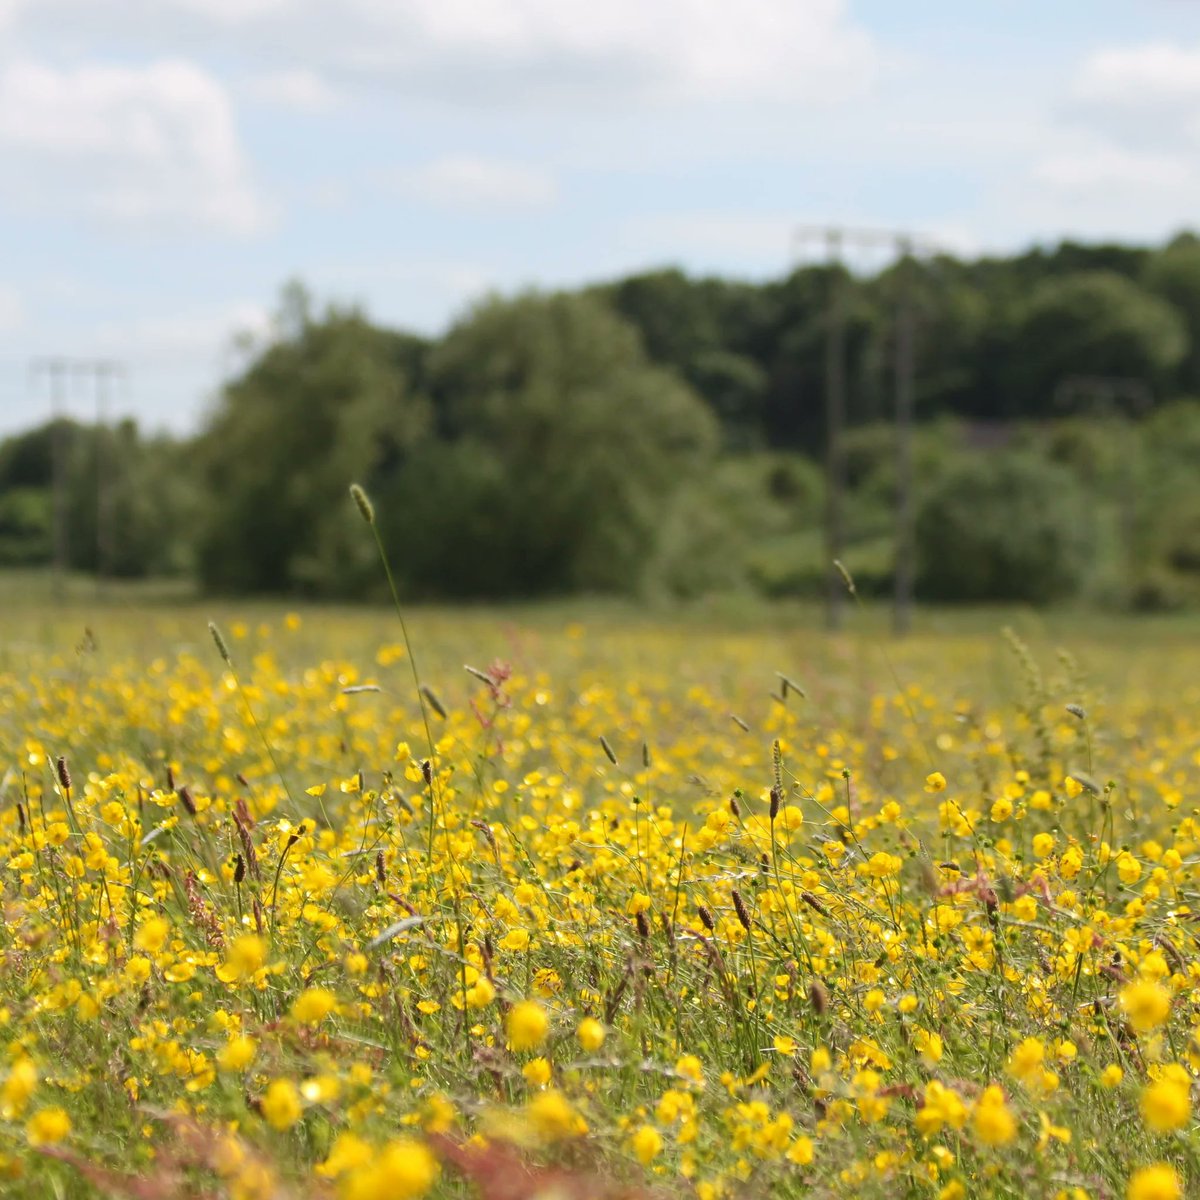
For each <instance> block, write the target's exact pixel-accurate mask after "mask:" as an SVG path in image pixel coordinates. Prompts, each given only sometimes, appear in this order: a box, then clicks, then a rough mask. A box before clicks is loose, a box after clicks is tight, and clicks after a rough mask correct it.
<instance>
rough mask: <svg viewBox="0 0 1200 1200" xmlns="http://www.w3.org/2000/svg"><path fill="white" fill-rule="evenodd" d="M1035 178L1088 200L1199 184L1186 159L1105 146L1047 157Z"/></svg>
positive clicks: (1040, 162) (1194, 166)
mask: <svg viewBox="0 0 1200 1200" xmlns="http://www.w3.org/2000/svg"><path fill="white" fill-rule="evenodd" d="M1033 178H1034V180H1035V181H1036V182H1037V183H1039V184H1042V185H1045V186H1048V187H1049V188H1051V189H1053V190H1055V191H1058V192H1060V193H1062V194H1064V195H1074V196H1077V197H1079V198H1080V199H1087V198H1089V197H1090V196H1092V195H1094V194H1095V192H1096V191H1098V190H1104V191H1107V192H1110V193H1111V192H1112V191H1113V190H1117V191H1121V192H1124V193H1127V194H1128V193H1135V194H1141V193H1144V192H1145V191H1146V190H1147V189H1156V188H1182V187H1186V186H1188V185H1189V184H1192V183H1194V182H1195V180H1196V165H1195V163H1194V162H1193V161H1191V160H1190V158H1189V157H1188V156H1184V155H1179V154H1166V153H1157V152H1139V151H1134V150H1125V149H1122V148H1120V147H1117V146H1104V145H1102V146H1099V147H1093V148H1092V149H1090V150H1077V149H1070V150H1066V151H1063V152H1062V153H1059V154H1056V155H1052V156H1048V157H1045V158H1043V159H1041V160H1040V161H1039V162H1037V163H1035V164H1034V167H1033Z"/></svg>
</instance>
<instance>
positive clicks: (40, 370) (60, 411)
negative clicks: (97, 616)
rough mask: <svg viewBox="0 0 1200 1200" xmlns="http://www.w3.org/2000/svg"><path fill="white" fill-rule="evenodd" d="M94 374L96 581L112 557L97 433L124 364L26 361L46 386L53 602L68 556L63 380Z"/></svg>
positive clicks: (101, 432)
mask: <svg viewBox="0 0 1200 1200" xmlns="http://www.w3.org/2000/svg"><path fill="white" fill-rule="evenodd" d="M72 375H75V376H80V375H82V376H84V377H90V378H91V380H92V387H93V396H94V399H95V406H96V434H95V437H96V441H95V446H96V586H97V589H98V590H99V588H100V581H101V579H102V577H103V576H104V575H105V573H106V571H107V569H108V567H109V565H110V564H111V561H112V503H111V499H112V497H111V491H110V489H109V486H108V474H109V472H110V471H111V470H112V466H113V464H112V463H111V462H108V461H106V456H105V455H104V454H103V453H102V450H103V447H102V445H101V441H100V439H101V438H103V437H104V436H105V431H106V425H105V422H106V421H107V417H108V414H107V406H108V399H109V385H110V383H111V382H112V381H113V380H114V379H116V378H117V377H124V375H125V368H124V367H123V366H122V365H121V364H120V363H118V362H114V361H112V360H111V359H91V358H70V357H68V356H66V355H52V356H48V357H44V358H35V359H34V360H33V361H32V362H31V363H30V376H31V377H32V378H33V379H35V380H36V379H38V378H40V377H45V378H46V379H47V381H48V385H49V390H50V422H51V425H50V475H51V484H50V486H51V493H52V501H51V505H52V512H53V517H52V521H53V535H52V536H53V545H54V551H53V553H54V566H53V585H52V586H53V593H54V599H55V601H56V602H59V603H61V602H62V600H63V598H64V596H65V589H66V572H67V565H68V561H69V559H70V540H69V532H68V529H67V449H68V447H67V424H66V422H67V404H66V401H67V385H68V383H69V381H70V377H71V376H72Z"/></svg>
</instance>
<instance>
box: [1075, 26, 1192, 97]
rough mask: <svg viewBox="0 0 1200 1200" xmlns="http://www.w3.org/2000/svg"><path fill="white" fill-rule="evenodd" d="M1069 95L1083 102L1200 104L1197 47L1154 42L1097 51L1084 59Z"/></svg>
mask: <svg viewBox="0 0 1200 1200" xmlns="http://www.w3.org/2000/svg"><path fill="white" fill-rule="evenodd" d="M1071 94H1072V97H1073V98H1074V99H1075V100H1076V101H1077V102H1078V103H1080V104H1087V105H1116V106H1120V107H1122V108H1128V107H1136V108H1142V109H1146V108H1149V107H1156V106H1163V105H1166V106H1171V107H1174V106H1176V105H1178V104H1186V105H1190V106H1195V105H1196V104H1200V49H1196V50H1188V49H1185V48H1184V47H1182V46H1177V45H1173V44H1172V43H1170V42H1157V43H1152V44H1150V45H1146V46H1132V47H1125V48H1121V49H1111V50H1101V51H1099V52H1097V53H1095V54H1093V55H1092V56H1091V57H1090V58H1088V59H1087V60H1086V61H1085V62H1084V64H1083V66H1082V68H1081V69H1080V71H1079V73H1078V75H1077V77H1076V79H1075V82H1074V85H1073V87H1072V89H1071Z"/></svg>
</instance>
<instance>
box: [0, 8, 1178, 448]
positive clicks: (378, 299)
mask: <svg viewBox="0 0 1200 1200" xmlns="http://www.w3.org/2000/svg"><path fill="white" fill-rule="evenodd" d="M0 162H2V163H3V167H2V168H0V433H2V432H4V431H7V430H12V429H16V428H21V427H23V426H27V425H29V424H31V423H33V422H35V421H37V420H40V419H42V418H43V417H44V415H45V414H46V411H47V397H46V395H45V394H44V388H42V387H41V386H38V385H33V384H31V382H30V376H29V371H28V363H29V360H30V359H31V357H33V356H35V355H43V354H72V355H78V356H95V355H103V356H111V357H114V358H118V359H120V360H122V361H124V362H126V363H127V364H128V366H129V370H130V375H129V380H128V386H127V387H126V388H124V389H123V390H122V391H121V393H120V394H119V396H118V397H117V404H116V408H117V409H119V410H120V411H125V412H130V413H133V414H135V415H137V416H138V417H139V419H140V420H141V421H142V422H143V423H144V424H145V425H146V426H147V427H149V428H155V427H169V428H172V429H176V430H187V429H191V428H195V427H196V425H197V423H198V422H199V421H200V420H201V419H202V416H203V413H204V411H205V407H206V405H208V404H209V403H211V398H212V396H213V395H214V394H215V393H216V391H217V390H218V389H219V386H220V382H221V380H222V378H224V377H226V376H227V375H228V373H229V372H231V371H234V370H236V369H237V367H238V364H239V351H237V350H236V349H235V347H234V343H233V335H234V334H235V333H237V332H239V331H245V332H249V333H251V334H253V335H254V336H255V337H257V338H260V339H261V338H263V337H266V336H269V330H270V313H271V311H272V309H273V306H274V304H275V301H276V297H277V295H278V292H279V289H280V287H281V285H282V284H283V283H284V282H285V281H286V280H287V279H289V278H291V277H295V276H298V277H300V278H302V279H303V280H304V281H305V282H306V283H307V284H308V285H309V287H310V288H311V289H312V290H313V292H314V293H315V294H316V295H317V297H318V298H320V299H337V300H340V301H355V302H359V303H362V304H363V305H364V306H365V307H366V308H367V309H368V311H369V312H370V313H371V314H373V315H374V316H375V317H376V318H377V319H379V320H382V321H387V322H391V323H395V324H399V325H404V326H408V327H411V328H415V329H418V330H421V331H424V332H430V333H433V332H437V331H439V330H441V329H443V328H445V326H446V325H447V323H448V322H450V321H451V320H453V319H454V317H455V315H456V314H459V313H461V312H462V311H463V310H464V309H465V308H466V306H468V305H469V303H470V302H471V301H472V299H474V298H476V297H478V296H479V295H481V294H483V293H485V292H486V291H488V290H499V291H505V292H507V291H512V290H515V289H517V288H520V287H524V286H528V285H538V286H545V287H553V286H559V285H571V284H576V283H579V282H583V281H587V280H595V279H604V278H611V277H613V276H616V275H619V274H622V273H625V272H628V271H631V270H637V269H642V268H647V267H652V266H657V265H662V264H667V263H673V264H679V265H681V266H683V267H685V268H687V269H689V270H692V271H717V272H722V273H726V274H730V275H737V276H744V277H750V278H765V277H769V276H772V275H777V274H780V273H782V272H783V271H785V270H787V269H788V267H789V266H790V265H791V264H792V263H793V262H794V261H795V253H796V251H795V248H794V244H793V238H792V232H793V230H794V229H795V228H796V227H797V226H798V225H802V224H805V223H815V222H823V221H826V220H839V221H848V222H857V223H863V224H869V225H872V226H886V227H896V226H901V227H905V228H910V229H912V230H914V231H917V232H919V233H922V234H924V235H926V236H927V237H928V238H931V239H933V240H935V241H938V242H941V243H942V244H945V245H946V246H948V247H949V248H952V249H957V250H960V251H963V252H977V251H980V250H1009V249H1015V248H1019V247H1022V246H1025V245H1028V244H1030V243H1032V242H1039V241H1040V242H1045V241H1052V240H1054V239H1057V238H1059V237H1063V236H1073V237H1080V238H1099V237H1115V238H1123V239H1129V240H1137V241H1155V240H1159V239H1161V238H1163V237H1165V236H1167V235H1169V234H1170V233H1172V232H1174V231H1176V230H1178V229H1180V228H1183V227H1187V226H1200V3H1197V2H1195V0H1128V2H1127V3H1117V2H1116V0H1055V2H1054V3H1052V4H1048V3H1046V2H1045V0H1041V2H1040V3H1032V2H1029V0H975V2H972V3H970V4H964V3H963V2H962V0H956V2H953V3H952V2H949V0H911V2H909V3H899V2H898V0H857V2H856V0H739V3H737V4H731V3H728V2H727V0H607V3H605V4H603V5H597V4H595V3H593V2H590V0H589V2H587V3H584V2H582V0H340V2H339V3H338V4H336V5H334V4H332V3H329V2H328V0H0ZM864 265H865V264H864ZM71 409H72V411H73V412H75V413H76V414H77V415H79V416H87V415H88V414H89V413H90V411H91V399H90V396H89V395H88V394H87V393H86V391H84V390H83V389H82V388H81V389H80V390H79V391H78V392H74V393H73V394H72V397H71Z"/></svg>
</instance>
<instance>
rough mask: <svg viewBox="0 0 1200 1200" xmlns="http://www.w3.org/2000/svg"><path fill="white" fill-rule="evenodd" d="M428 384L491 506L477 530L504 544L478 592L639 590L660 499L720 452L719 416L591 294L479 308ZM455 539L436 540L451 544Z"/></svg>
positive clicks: (455, 332)
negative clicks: (659, 364) (655, 362)
mask: <svg viewBox="0 0 1200 1200" xmlns="http://www.w3.org/2000/svg"><path fill="white" fill-rule="evenodd" d="M429 378H430V386H431V392H432V395H433V397H434V401H435V403H436V405H437V407H438V411H439V415H440V417H441V418H442V420H443V422H444V429H445V431H446V433H447V434H448V436H449V437H450V438H451V439H452V440H453V441H454V442H455V443H456V449H455V450H454V454H453V457H454V459H455V461H456V462H457V464H458V466H459V468H460V470H464V469H465V473H466V474H468V475H470V476H472V479H471V480H470V481H469V483H468V484H467V486H469V487H470V489H471V491H472V493H473V494H475V493H476V491H478V492H480V493H481V495H479V496H478V499H477V504H478V502H479V501H482V500H486V502H487V510H488V515H487V519H486V522H483V523H482V524H481V523H480V520H479V518H478V517H476V518H474V519H473V520H472V521H471V522H470V523H469V524H470V527H471V529H473V530H475V531H476V536H477V534H478V531H479V530H481V529H483V528H488V529H490V530H491V536H493V537H495V538H496V542H495V543H494V544H493V545H492V546H491V548H490V549H491V553H488V554H487V555H486V559H485V561H482V562H478V563H477V565H476V567H475V583H476V587H475V589H473V590H476V591H478V592H479V593H481V594H482V593H491V594H536V593H539V592H547V591H550V592H561V591H570V590H586V591H613V590H617V591H620V590H629V589H631V588H636V587H637V586H638V584H639V582H640V576H641V572H642V567H643V564H644V563H645V561H646V559H647V556H648V555H649V553H650V552H651V550H652V548H653V546H654V543H655V538H656V530H657V523H658V518H659V515H660V513H661V511H662V508H663V506H664V504H665V502H666V501H667V500H668V499H669V498H670V496H671V495H672V494H673V493H674V492H675V490H676V488H677V487H678V485H679V482H680V479H681V478H682V477H684V476H686V475H687V474H689V473H692V472H695V471H697V470H699V469H700V468H701V467H703V466H704V465H705V464H706V463H707V462H709V461H710V459H711V458H712V456H713V454H714V453H715V450H716V446H717V441H718V435H717V426H716V422H715V420H714V418H713V416H712V414H711V412H710V411H709V410H707V409H706V408H705V406H704V405H703V404H702V403H701V401H700V400H699V399H698V398H697V396H696V395H695V394H694V393H693V392H692V391H691V389H689V388H688V387H687V386H686V384H685V383H683V381H682V380H680V379H679V377H678V376H677V375H676V374H675V373H674V372H671V371H667V370H664V369H662V368H660V367H656V366H654V365H652V364H651V363H650V362H649V361H648V359H647V356H646V354H645V351H644V349H643V346H642V343H641V339H640V338H639V336H638V334H637V332H636V330H634V329H633V328H632V327H631V326H630V325H629V324H627V323H626V322H625V321H623V320H621V318H620V317H618V316H617V315H616V314H614V313H613V312H612V311H611V309H610V308H609V307H608V306H607V305H606V304H604V303H603V301H602V300H601V299H600V298H598V297H595V296H588V295H566V294H555V295H545V294H539V293H529V294H526V295H523V296H520V297H518V298H517V299H515V300H511V301H503V300H498V299H492V300H488V301H485V302H484V303H482V304H480V305H479V306H477V307H476V308H475V309H474V310H473V311H472V312H471V313H470V314H468V316H467V317H466V318H465V319H464V320H462V321H461V322H459V324H458V325H456V326H455V328H453V329H452V330H451V331H450V332H449V333H448V334H447V336H446V338H445V339H444V341H443V342H442V343H441V344H440V345H439V346H438V347H437V349H436V350H435V352H434V353H433V355H432V356H431V358H430V363H429ZM426 474H427V473H426ZM464 482H466V481H464ZM460 531H461V525H456V526H455V527H454V528H450V529H441V530H440V532H441V535H442V536H443V538H444V539H446V543H447V545H448V546H450V547H453V546H456V545H458V544H459V543H458V541H457V538H458V536H459V534H460ZM414 532H415V533H416V534H417V536H418V538H419V537H421V536H423V534H422V532H421V531H414ZM467 544H468V545H470V544H472V542H471V539H468V540H467Z"/></svg>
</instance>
